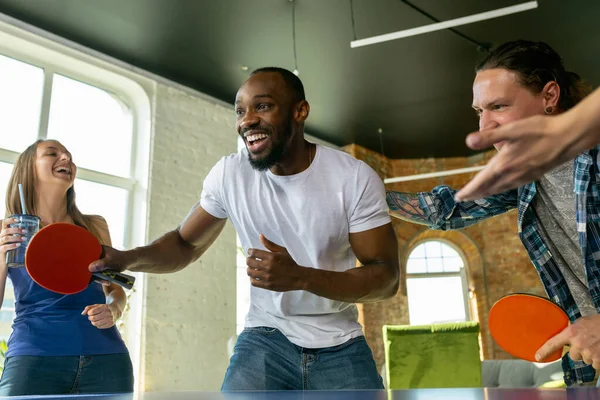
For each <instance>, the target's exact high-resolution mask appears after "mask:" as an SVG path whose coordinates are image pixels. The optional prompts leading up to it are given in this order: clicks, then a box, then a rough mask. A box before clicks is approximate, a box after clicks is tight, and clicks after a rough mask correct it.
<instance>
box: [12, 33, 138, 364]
mask: <svg viewBox="0 0 600 400" xmlns="http://www.w3.org/2000/svg"><path fill="white" fill-rule="evenodd" d="M11 29H12V28H10V27H7V26H4V25H2V26H0V196H1V198H2V202H1V208H2V212H0V217H3V214H4V199H5V194H6V189H7V185H8V179H9V176H10V174H11V172H12V168H13V164H14V162H15V161H16V159H17V157H18V155H19V154H20V153H21V152H22V151H23V150H25V149H26V148H27V146H29V145H30V144H32V143H33V142H35V141H36V140H37V139H56V140H58V141H60V142H61V143H62V144H64V145H65V146H66V147H67V149H69V151H70V152H71V153H72V154H73V161H74V162H75V164H76V165H77V167H78V173H77V179H76V181H75V191H76V193H77V205H78V206H79V208H80V210H81V211H82V212H83V213H84V214H94V215H101V216H102V217H104V218H105V219H106V221H107V222H108V226H109V230H110V234H111V237H112V242H113V246H114V247H116V248H129V247H132V246H135V245H140V244H142V243H144V242H145V235H146V229H145V210H146V204H145V202H146V197H147V196H146V191H147V181H148V159H149V130H150V126H149V123H150V107H149V100H148V97H147V96H146V94H145V92H144V90H143V89H142V88H141V87H140V86H139V84H137V83H136V82H134V81H133V80H131V79H128V78H125V77H124V76H121V75H119V74H118V73H115V72H113V71H112V70H108V69H104V68H101V67H99V66H97V65H95V64H93V63H88V62H86V61H84V58H85V57H83V56H81V55H77V57H75V55H74V54H72V53H69V55H67V52H65V53H62V52H60V51H55V48H58V46H55V45H51V46H49V47H48V46H45V45H41V44H40V43H41V41H43V40H42V39H36V38H29V37H28V39H25V36H27V35H23V37H21V36H20V35H17V34H14V35H13V34H11V33H9V31H10V32H12V30H11ZM30 39H31V40H30ZM44 44H46V43H44ZM53 46H54V47H53ZM78 57H81V58H78ZM142 291H143V279H141V278H138V280H137V281H136V292H130V294H132V293H133V294H134V295H133V296H132V297H131V298H130V300H133V301H130V304H134V307H135V308H136V310H141V304H142ZM136 294H137V296H136ZM136 297H137V299H136ZM14 307H15V301H14V293H13V292H12V286H11V284H10V280H8V281H7V285H6V294H5V296H4V302H3V307H2V309H1V311H0V339H6V338H7V337H8V335H10V332H11V329H10V326H11V323H12V319H13V317H14ZM131 315H132V314H131V313H129V314H128V316H126V318H128V320H127V324H126V325H125V326H124V325H122V324H120V328H121V329H122V333H123V338H124V339H125V341H126V342H128V347H129V348H130V352H131V353H132V358H134V362H135V361H136V357H137V353H138V347H139V343H133V342H134V341H136V340H138V337H139V326H138V325H140V324H141V322H140V321H141V319H140V315H141V312H138V313H137V314H135V315H136V316H135V317H131ZM129 318H134V319H135V321H134V320H131V321H130V320H129ZM128 330H131V332H128Z"/></svg>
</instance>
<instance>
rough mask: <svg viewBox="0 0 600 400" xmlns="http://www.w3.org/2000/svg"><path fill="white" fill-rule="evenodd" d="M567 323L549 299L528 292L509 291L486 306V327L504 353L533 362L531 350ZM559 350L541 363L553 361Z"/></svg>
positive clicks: (556, 306) (533, 355)
mask: <svg viewBox="0 0 600 400" xmlns="http://www.w3.org/2000/svg"><path fill="white" fill-rule="evenodd" d="M568 325H569V317H568V315H567V313H566V312H565V311H564V310H563V309H562V308H560V307H559V306H558V305H557V304H555V303H553V302H552V301H550V300H548V299H546V298H543V297H540V296H535V295H531V294H521V293H518V294H510V295H508V296H504V297H502V298H501V299H500V300H498V301H497V302H496V303H495V304H494V305H493V306H492V308H491V309H490V313H489V316H488V326H489V328H490V333H491V334H492V337H493V338H494V340H495V341H496V343H498V345H499V346H500V347H502V349H504V350H505V351H506V352H507V353H509V354H511V355H513V356H515V357H518V358H521V359H523V360H527V361H532V362H536V361H537V360H536V359H535V353H536V352H537V350H539V348H540V347H542V346H543V345H544V343H546V342H547V341H548V340H549V339H550V338H552V337H554V336H556V335H557V334H559V333H560V332H561V331H562V330H563V329H565V328H566V327H567V326H568ZM561 356H562V350H557V351H555V352H554V353H553V354H550V355H549V356H548V357H546V359H544V360H543V362H550V361H556V360H558V359H559V358H561Z"/></svg>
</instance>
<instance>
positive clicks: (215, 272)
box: [143, 84, 237, 391]
mask: <svg viewBox="0 0 600 400" xmlns="http://www.w3.org/2000/svg"><path fill="white" fill-rule="evenodd" d="M153 103H154V112H153V130H154V135H153V143H152V155H151V171H150V201H149V206H148V212H149V222H148V230H149V238H150V240H154V239H156V238H157V237H159V236H160V235H162V234H164V233H165V232H167V231H168V230H171V229H173V228H174V227H176V226H177V225H178V224H179V223H180V222H181V221H182V220H183V218H184V217H185V216H186V214H187V213H188V211H189V210H190V208H191V207H192V206H193V205H194V204H195V203H196V202H197V201H198V199H199V198H200V192H201V190H202V181H203V179H204V177H205V176H206V175H207V174H208V172H209V171H210V168H212V166H213V165H214V164H215V163H216V162H217V161H218V160H219V159H220V158H221V157H222V156H224V155H227V154H230V153H232V152H235V151H236V139H237V135H236V132H235V116H234V113H233V111H232V109H231V108H225V107H223V106H221V105H218V104H215V103H211V102H210V101H208V100H205V99H203V98H200V97H195V96H193V95H191V94H189V93H186V92H183V91H181V90H179V89H176V88H173V87H169V86H165V85H162V84H158V85H157V86H156V91H155V98H154V102H153ZM235 252H236V244H235V231H234V230H233V228H232V226H231V225H230V224H229V223H228V224H227V226H226V228H225V229H224V231H223V232H222V233H221V236H220V237H219V239H217V241H216V242H215V243H214V244H213V245H212V247H211V248H210V249H209V250H208V251H207V252H206V253H205V254H204V255H203V256H202V257H201V259H200V260H199V261H198V262H196V263H195V264H193V265H190V266H188V267H187V268H186V269H184V270H183V271H181V272H178V273H176V274H168V275H151V274H148V275H147V286H146V290H147V294H146V309H145V314H146V318H145V321H144V322H143V323H144V327H143V329H144V332H145V351H144V356H143V360H144V368H143V370H145V374H144V380H145V385H144V386H145V387H144V388H145V390H148V391H173V390H218V389H219V388H220V385H221V382H222V379H223V375H224V373H225V369H226V368H227V364H228V361H229V360H228V358H227V340H228V338H229V337H231V336H233V335H234V334H235V305H236V293H235V290H236V286H235V267H236V260H235Z"/></svg>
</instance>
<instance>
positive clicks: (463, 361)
mask: <svg viewBox="0 0 600 400" xmlns="http://www.w3.org/2000/svg"><path fill="white" fill-rule="evenodd" d="M383 340H384V345H385V364H386V375H387V388H389V389H413V388H466V387H481V360H480V355H479V323H477V322H474V321H469V322H456V323H448V324H433V325H423V326H409V325H385V326H384V327H383Z"/></svg>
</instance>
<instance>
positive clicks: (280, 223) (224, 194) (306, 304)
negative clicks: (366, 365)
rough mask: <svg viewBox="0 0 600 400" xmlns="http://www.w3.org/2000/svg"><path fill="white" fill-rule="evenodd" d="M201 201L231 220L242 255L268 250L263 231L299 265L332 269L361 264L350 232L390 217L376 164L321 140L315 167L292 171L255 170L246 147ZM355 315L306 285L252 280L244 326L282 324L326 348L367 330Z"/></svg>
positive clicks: (224, 162)
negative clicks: (263, 284) (274, 286)
mask: <svg viewBox="0 0 600 400" xmlns="http://www.w3.org/2000/svg"><path fill="white" fill-rule="evenodd" d="M200 205H201V206H202V208H203V209H204V210H206V211H207V212H208V213H209V214H211V215H213V216H215V217H217V218H229V219H230V220H231V222H232V223H233V225H234V227H235V229H236V231H237V233H238V235H239V237H240V241H241V244H242V248H243V250H244V254H248V249H249V248H255V249H262V250H266V249H265V248H264V247H263V245H262V243H261V242H260V239H259V234H261V233H262V234H263V235H264V236H265V237H266V238H267V239H269V240H270V241H272V242H274V243H276V244H278V245H280V246H283V247H285V248H286V249H287V250H288V252H289V254H290V255H291V256H292V258H293V259H294V261H295V262H296V263H297V264H298V265H301V266H303V267H313V268H319V269H324V270H330V271H346V270H348V269H351V268H354V267H356V256H355V255H354V252H353V251H352V248H351V247H350V241H349V233H355V232H362V231H366V230H369V229H373V228H377V227H379V226H382V225H385V224H387V223H389V222H390V221H391V220H390V217H389V214H388V206H387V203H386V201H385V188H384V186H383V182H382V181H381V179H380V178H379V176H377V174H376V173H375V171H373V170H372V169H371V168H370V167H369V166H368V165H367V164H365V163H364V162H362V161H359V160H357V159H355V158H353V157H352V156H350V155H349V154H346V153H344V152H341V151H338V150H334V149H331V148H328V147H323V146H319V145H317V148H316V153H315V157H314V160H313V162H312V164H311V165H310V167H309V168H307V169H306V170H304V171H302V172H300V173H299V174H295V175H288V176H278V175H274V174H272V173H271V171H269V170H267V171H263V172H261V171H256V170H254V169H253V168H252V166H251V165H250V162H249V161H248V153H247V150H246V149H242V150H240V152H239V153H236V154H231V155H229V156H227V157H223V158H222V159H221V160H220V161H219V162H218V163H217V164H216V165H215V166H214V167H213V169H212V170H211V171H210V173H209V174H208V176H207V177H206V179H205V181H204V187H203V190H202V196H201V200H200ZM248 284H250V283H249V282H248ZM357 317H358V312H357V309H356V306H355V305H354V304H351V303H345V302H341V301H334V300H330V299H327V298H324V297H320V296H316V295H314V294H312V293H310V292H308V291H303V290H295V291H289V292H283V293H282V292H274V291H270V290H265V289H260V288H256V287H254V286H252V289H251V293H250V311H249V312H248V315H247V316H246V327H257V326H266V327H272V328H277V329H279V330H280V331H281V332H282V333H283V334H284V335H285V336H286V337H287V338H288V339H289V340H290V341H291V342H292V343H294V344H296V345H298V346H301V347H305V348H322V347H331V346H337V345H340V344H342V343H344V342H346V341H348V340H349V339H352V338H354V337H357V336H360V335H362V327H361V326H360V324H359V323H358V320H357Z"/></svg>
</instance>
